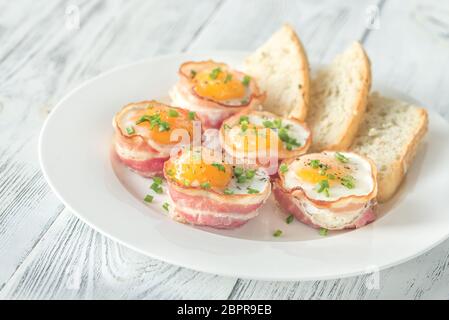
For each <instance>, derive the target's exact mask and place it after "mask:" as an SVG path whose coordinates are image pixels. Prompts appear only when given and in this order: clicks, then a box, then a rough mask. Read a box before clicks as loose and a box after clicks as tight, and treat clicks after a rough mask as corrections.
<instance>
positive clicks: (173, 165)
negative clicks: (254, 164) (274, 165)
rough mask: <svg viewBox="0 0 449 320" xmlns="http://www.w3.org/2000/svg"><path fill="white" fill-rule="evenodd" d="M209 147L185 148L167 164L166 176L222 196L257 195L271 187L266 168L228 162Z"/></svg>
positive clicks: (187, 186)
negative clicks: (254, 167) (251, 167)
mask: <svg viewBox="0 0 449 320" xmlns="http://www.w3.org/2000/svg"><path fill="white" fill-rule="evenodd" d="M211 155H213V151H212V150H210V149H206V148H205V147H203V148H197V149H193V150H192V149H189V150H185V151H184V152H182V153H181V155H179V156H178V157H174V158H171V159H170V161H169V162H167V163H166V166H165V170H164V174H165V175H166V177H167V179H168V180H170V181H172V182H175V183H177V184H178V185H179V186H182V187H185V188H196V189H201V190H204V191H211V192H214V193H217V194H220V195H225V196H226V195H258V194H262V193H266V192H267V190H268V189H269V188H270V181H269V177H268V175H267V173H266V171H265V170H263V169H249V168H243V167H238V166H232V165H230V164H227V163H225V162H224V161H222V159H221V154H220V155H215V156H211Z"/></svg>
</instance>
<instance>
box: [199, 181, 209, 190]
mask: <svg viewBox="0 0 449 320" xmlns="http://www.w3.org/2000/svg"><path fill="white" fill-rule="evenodd" d="M200 186H201V188H202V189H210V182H203V183H202V184H201V185H200Z"/></svg>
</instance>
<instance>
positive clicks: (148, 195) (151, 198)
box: [143, 194, 154, 203]
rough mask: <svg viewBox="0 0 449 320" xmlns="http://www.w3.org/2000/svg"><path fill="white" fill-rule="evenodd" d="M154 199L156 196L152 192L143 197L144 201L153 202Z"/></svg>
mask: <svg viewBox="0 0 449 320" xmlns="http://www.w3.org/2000/svg"><path fill="white" fill-rule="evenodd" d="M153 199H154V197H153V196H152V195H151V194H147V195H146V196H145V198H143V201H145V202H148V203H151V202H153Z"/></svg>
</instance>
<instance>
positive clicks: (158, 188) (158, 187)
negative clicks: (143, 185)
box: [150, 182, 164, 194]
mask: <svg viewBox="0 0 449 320" xmlns="http://www.w3.org/2000/svg"><path fill="white" fill-rule="evenodd" d="M150 189H151V190H153V191H154V192H156V193H158V194H161V193H162V192H164V190H163V189H162V187H161V185H160V184H159V183H156V182H153V184H152V185H151V186H150Z"/></svg>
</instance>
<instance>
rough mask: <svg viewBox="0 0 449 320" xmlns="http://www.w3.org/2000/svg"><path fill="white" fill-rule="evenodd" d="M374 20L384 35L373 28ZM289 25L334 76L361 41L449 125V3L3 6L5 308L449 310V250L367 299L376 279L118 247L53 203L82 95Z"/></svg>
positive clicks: (398, 272) (207, 0) (411, 265)
mask: <svg viewBox="0 0 449 320" xmlns="http://www.w3.org/2000/svg"><path fill="white" fill-rule="evenodd" d="M373 6H374V7H373ZM373 8H374V9H373ZM376 8H378V9H379V10H380V16H379V20H378V21H377V20H376V19H374V20H372V19H369V16H370V12H373V10H376ZM77 14H79V28H77ZM283 22H290V23H291V24H292V25H294V26H295V28H296V30H297V31H298V33H299V35H300V37H301V38H302V40H303V42H304V44H305V47H306V49H307V51H308V55H309V57H310V59H311V60H314V61H320V62H327V61H329V60H330V59H331V58H332V57H333V56H334V55H335V54H337V53H338V52H340V51H341V50H343V48H344V47H345V46H347V45H348V44H349V43H350V42H351V41H353V40H360V41H362V42H363V44H364V46H365V47H366V49H367V51H368V53H369V55H370V57H371V60H372V65H373V70H374V78H375V79H376V78H377V77H380V76H383V77H385V75H388V77H387V78H388V79H390V81H389V83H388V84H387V85H389V86H391V87H393V88H395V89H398V90H400V91H404V92H407V93H409V94H411V95H412V96H414V97H416V99H418V100H420V101H422V102H423V103H424V104H425V106H426V107H428V108H432V109H434V110H436V111H438V112H439V113H440V114H441V115H443V116H444V117H445V118H446V119H449V72H448V71H449V59H448V57H449V2H448V1H424V0H414V1H399V0H386V1H383V0H380V1H377V2H376V1H375V0H372V1H366V2H364V1H355V0H354V1H341V2H337V1H330V0H329V1H324V0H323V1H316V0H315V1H311V0H309V1H307V0H303V1H293V0H291V1H278V0H276V1H275V0H246V1H238V0H179V1H176V0H169V1H167V0H164V1H156V0H150V1H143V0H142V1H137V0H132V1H117V0H108V1H99V0H95V1H93V0H90V1H87V0H86V1H81V0H79V1H76V0H74V1H59V0H49V1H45V4H43V3H42V2H40V1H32V0H18V1H14V2H12V1H7V0H0V298H6V299H11V298H13V299H17V298H18V299H48V298H59V299H70V298H77V299H88V298H94V299H113V298H120V299H163V298H189V299H203V298H211V299H240V298H249V299H257V298H260V299H265V298H267V299H281V298H287V299H344V298H355V299H377V298H407V299H414V298H418V299H420V298H421V299H423V298H438V299H447V298H449V268H448V266H449V242H448V241H446V242H444V243H443V244H441V245H439V246H438V247H436V248H434V249H433V250H431V251H430V252H428V253H426V254H424V255H422V256H420V257H418V258H416V259H413V260H411V261H409V262H406V263H404V264H402V265H399V266H396V267H394V268H390V269H387V270H385V271H382V272H381V273H380V280H379V285H380V287H379V288H378V289H370V286H369V285H367V280H370V278H369V276H366V275H365V276H360V277H354V278H347V279H340V280H332V281H315V282H284V283H278V282H261V281H248V280H242V279H232V278H225V277H219V276H214V275H210V274H204V273H200V272H195V271H191V270H187V269H183V268H179V267H176V266H172V265H169V264H166V263H163V262H160V261H157V260H153V259H150V258H148V257H145V256H143V255H140V254H137V253H135V252H133V251H132V250H129V249H127V248H125V247H123V246H121V245H118V244H117V243H115V242H113V241H111V240H109V239H107V238H105V237H104V236H102V235H100V234H99V233H97V232H95V231H94V230H92V229H91V228H90V227H88V226H87V225H85V224H84V223H82V222H81V221H80V220H78V219H77V218H75V217H74V216H73V215H72V214H71V213H70V212H68V211H67V210H66V209H64V206H63V205H62V204H61V202H60V201H59V200H58V199H57V198H56V196H55V195H54V194H53V193H52V192H51V191H50V190H49V187H48V186H47V184H46V183H45V181H44V179H43V176H42V173H41V172H40V170H39V164H38V161H37V147H36V145H37V137H38V133H39V130H40V128H41V126H42V124H43V122H44V120H45V118H46V116H47V115H48V113H49V112H50V111H51V109H52V107H53V106H54V105H55V103H57V101H58V100H59V99H61V98H62V97H63V96H64V95H65V94H66V93H68V92H69V91H70V90H71V89H73V88H74V87H76V86H77V85H79V84H81V83H82V82H84V81H85V80H87V79H89V78H91V77H93V76H95V75H97V74H99V73H101V72H103V71H106V70H108V69H110V68H112V67H115V66H118V65H121V64H125V63H129V62H133V61H136V60H139V59H143V58H147V57H150V56H153V55H161V54H166V53H173V52H181V51H199V50H211V49H213V50H217V49H218V50H224V49H226V50H251V49H253V48H255V47H257V46H258V45H259V44H260V43H261V42H262V41H263V40H265V39H266V38H267V37H268V36H269V35H270V34H271V33H272V32H273V31H274V30H276V29H277V28H278V27H279V26H280V25H281V24H282V23H283ZM448 213H449V212H448ZM392 245H394V243H392Z"/></svg>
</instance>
